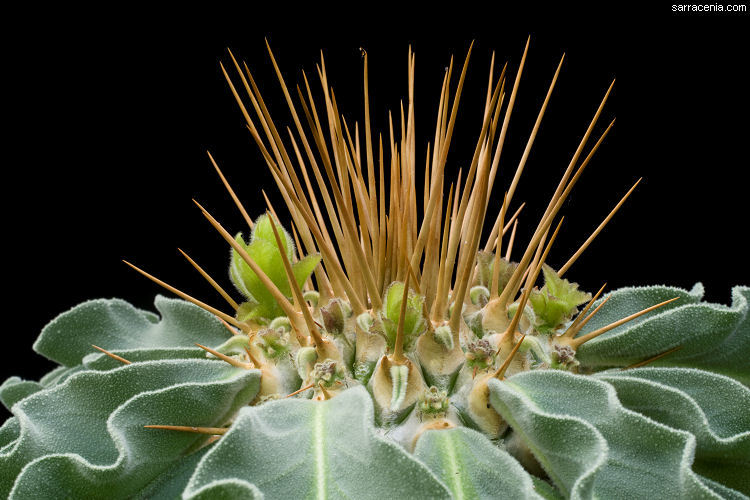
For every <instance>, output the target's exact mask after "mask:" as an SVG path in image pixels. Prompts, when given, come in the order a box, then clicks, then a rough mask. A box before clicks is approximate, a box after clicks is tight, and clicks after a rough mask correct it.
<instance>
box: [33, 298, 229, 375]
mask: <svg viewBox="0 0 750 500" xmlns="http://www.w3.org/2000/svg"><path fill="white" fill-rule="evenodd" d="M154 305H155V306H156V309H157V310H158V311H159V313H160V314H161V320H159V319H158V317H157V316H155V315H154V314H153V313H150V312H146V311H142V310H140V309H136V308H135V307H133V306H132V305H130V304H128V303H127V302H125V301H124V300H120V299H96V300H90V301H88V302H84V303H82V304H80V305H77V306H75V307H74V308H73V309H71V310H69V311H67V312H64V313H62V314H61V315H59V316H58V317H56V318H55V319H54V320H52V321H51V322H50V323H49V324H48V325H47V326H45V327H44V329H43V330H42V333H41V334H40V335H39V338H37V340H36V342H35V343H34V350H35V351H36V352H38V353H39V354H41V355H42V356H45V357H47V358H49V359H51V360H53V361H57V362H58V363H60V364H62V365H65V366H75V365H79V364H81V363H82V362H83V358H84V356H86V355H87V354H90V353H92V352H96V351H94V349H93V348H92V347H91V344H95V345H98V346H99V347H102V348H104V349H107V350H108V351H112V350H122V349H133V350H138V349H140V350H151V349H156V348H171V347H194V343H195V342H200V343H202V344H208V345H218V344H221V343H222V342H224V341H225V340H226V339H227V337H229V335H230V334H229V332H227V330H226V328H224V326H223V325H222V324H221V322H220V321H219V320H218V319H217V318H216V317H215V316H214V315H212V314H210V313H208V312H206V311H204V310H203V309H201V308H200V307H198V306H195V305H193V304H191V303H189V302H185V301H184V300H179V299H168V298H166V297H162V296H161V295H158V296H157V297H156V300H155V301H154ZM126 359H127V358H126Z"/></svg>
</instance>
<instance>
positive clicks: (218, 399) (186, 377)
mask: <svg viewBox="0 0 750 500" xmlns="http://www.w3.org/2000/svg"><path fill="white" fill-rule="evenodd" d="M259 385H260V372H258V371H257V370H242V369H237V368H234V367H232V366H230V365H228V364H226V363H224V362H222V361H209V360H159V361H149V362H143V363H134V364H132V365H127V366H122V367H120V368H117V369H114V370H110V371H104V372H97V371H84V372H80V373H78V374H76V375H74V376H72V377H71V378H69V379H68V380H67V381H66V382H64V383H63V384H61V385H58V386H55V387H52V388H49V389H45V390H42V391H39V392H37V393H36V394H34V395H32V396H30V397H28V398H26V399H24V400H23V401H21V402H19V403H17V404H16V405H14V406H13V413H14V414H15V417H16V418H17V419H18V423H19V424H20V431H19V433H18V436H17V438H16V439H15V440H14V441H13V442H12V443H9V444H8V445H6V447H4V448H3V449H2V450H1V451H0V497H4V496H7V495H8V494H9V493H10V492H11V488H12V493H11V498H50V497H77V498H100V497H107V498H113V497H119V498H121V497H125V496H128V495H132V494H133V493H135V492H137V491H138V490H139V489H140V488H142V487H144V486H145V485H146V484H148V483H149V482H150V481H152V480H153V479H154V478H155V477H157V476H158V475H159V474H160V473H161V472H163V471H164V470H166V469H168V468H169V467H170V466H171V465H172V464H174V463H175V461H177V460H178V459H179V458H180V457H181V456H183V455H184V454H186V453H187V452H189V451H190V450H191V449H193V448H194V447H195V446H196V445H199V444H200V443H201V442H204V441H205V436H202V435H199V434H192V433H185V432H174V431H165V430H154V429H144V428H143V426H144V425H147V424H170V425H197V426H210V427H216V426H221V425H223V424H224V423H225V422H227V420H228V419H229V418H230V417H231V416H232V415H233V414H234V413H235V412H236V411H237V410H238V409H239V408H240V407H241V406H243V405H246V404H247V403H249V402H250V401H251V400H252V399H253V398H254V397H255V395H256V394H257V392H258V388H259Z"/></svg>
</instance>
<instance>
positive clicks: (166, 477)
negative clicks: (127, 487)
mask: <svg viewBox="0 0 750 500" xmlns="http://www.w3.org/2000/svg"><path fill="white" fill-rule="evenodd" d="M210 449H211V446H205V447H203V448H201V449H200V450H198V451H196V452H195V453H193V454H191V455H188V456H186V457H184V458H181V459H179V460H178V461H176V462H175V463H174V465H173V466H172V467H171V468H170V469H167V470H166V471H164V472H163V473H161V474H160V475H159V476H158V477H157V478H156V479H154V480H153V481H152V482H151V483H149V485H148V486H146V487H145V488H143V489H142V490H141V491H139V492H138V493H137V494H136V495H135V496H134V498H142V499H144V500H150V499H152V498H180V495H181V494H182V491H183V490H184V489H185V486H187V483H188V481H189V480H190V476H192V475H193V471H195V467H196V466H197V465H198V462H200V460H201V459H202V458H203V455H205V454H206V453H207V452H208V451H209V450H210Z"/></svg>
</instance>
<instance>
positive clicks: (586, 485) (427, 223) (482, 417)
mask: <svg viewBox="0 0 750 500" xmlns="http://www.w3.org/2000/svg"><path fill="white" fill-rule="evenodd" d="M268 51H269V54H270V56H271V60H272V62H273V65H274V68H275V70H276V73H277V76H278V79H279V82H280V83H281V86H282V90H283V91H284V95H285V97H286V101H287V104H288V107H289V110H290V112H291V116H292V119H293V125H294V129H291V128H290V129H288V137H286V135H285V134H284V133H283V131H280V130H279V129H278V128H277V125H276V124H275V122H274V120H273V119H272V117H271V115H270V111H269V109H268V108H267V107H266V104H265V102H264V100H263V98H262V96H261V93H260V90H259V88H258V85H257V84H256V82H255V80H254V79H253V76H252V73H251V72H250V70H249V69H248V67H247V66H246V65H244V66H241V65H240V64H239V63H238V62H237V60H236V59H235V58H234V56H233V55H232V54H231V52H230V58H231V62H232V64H233V66H234V67H235V69H236V70H237V75H236V76H235V77H230V75H229V73H228V72H227V71H226V69H225V68H224V66H222V70H223V72H224V75H225V77H226V79H227V82H228V84H229V86H230V88H231V90H232V92H233V95H234V97H235V99H236V101H237V103H238V105H239V107H240V109H241V111H242V114H243V116H244V119H245V120H246V124H247V127H248V129H249V131H250V133H251V135H252V137H253V138H254V140H255V141H256V142H257V144H258V146H259V147H260V150H261V152H262V153H263V157H264V159H265V162H266V164H267V166H268V167H269V169H270V171H271V173H272V175H273V178H274V180H275V181H276V184H277V186H278V188H279V190H280V191H281V195H282V197H283V199H284V200H285V202H286V210H287V211H288V213H289V216H290V222H288V223H286V224H283V223H282V219H281V218H280V217H279V216H278V214H280V213H281V212H280V211H278V210H277V208H278V207H273V206H271V205H270V202H269V203H268V204H269V206H268V211H267V213H265V214H261V215H260V216H259V217H257V218H256V219H255V220H252V219H251V218H250V216H249V215H248V213H247V211H246V210H245V208H244V207H243V205H242V203H241V202H240V200H239V199H238V197H237V196H236V195H235V193H234V191H233V190H232V188H231V187H230V184H229V183H228V181H227V180H226V178H225V176H224V175H223V173H222V172H221V170H220V169H219V167H218V165H217V164H216V162H214V160H213V158H210V159H211V161H212V163H213V165H214V167H215V169H216V171H217V172H218V174H219V176H220V177H221V180H222V181H223V182H224V184H225V185H226V187H227V189H228V191H229V193H230V195H231V196H232V198H233V200H234V201H235V203H236V204H237V206H238V208H239V209H240V211H241V212H242V214H243V216H244V218H245V220H246V222H247V224H248V226H249V227H250V229H251V234H250V237H249V240H248V241H246V240H245V239H244V237H243V235H242V233H237V234H236V236H232V234H231V233H230V232H229V231H227V230H226V229H224V227H223V226H222V225H221V224H220V223H219V222H218V221H217V220H216V219H215V218H214V217H213V216H212V215H211V214H210V213H209V212H208V211H207V210H206V209H205V208H203V206H201V205H198V206H199V208H200V210H201V211H202V213H203V215H204V216H205V217H206V218H207V219H208V221H209V222H210V223H211V225H213V227H214V228H215V229H216V230H217V231H218V233H219V234H220V235H221V236H222V237H223V239H224V240H225V242H226V243H227V244H229V245H230V247H231V249H232V250H231V258H230V264H229V276H230V278H231V282H232V283H233V284H234V286H235V288H236V289H237V292H238V293H239V296H241V297H242V300H241V301H236V300H235V298H233V295H232V294H230V293H229V292H227V291H226V290H225V289H224V288H222V286H221V285H219V284H218V282H217V281H216V280H214V279H213V278H212V277H210V276H209V275H208V274H207V273H206V272H205V271H204V270H203V269H202V268H201V267H200V266H199V265H198V264H197V263H195V262H194V261H193V260H192V259H190V257H188V256H187V254H185V256H186V257H187V258H188V259H189V260H190V262H191V263H192V264H193V265H194V266H195V267H196V268H197V269H198V271H200V273H201V274H202V275H203V276H204V277H205V278H206V279H207V280H208V281H209V282H210V283H211V285H212V286H213V287H214V288H215V289H216V290H217V291H218V292H219V293H220V294H221V296H222V297H224V299H225V300H226V302H227V303H228V305H229V307H230V308H231V309H232V312H231V313H225V312H223V311H221V310H219V309H217V308H215V307H213V306H210V305H208V304H206V303H204V302H202V301H200V300H198V299H196V298H194V297H192V296H190V295H188V294H186V293H184V292H182V291H180V290H177V289H176V288H174V287H172V286H170V285H168V284H167V283H165V282H163V281H161V280H159V279H158V278H156V277H155V276H153V275H151V274H148V273H147V272H146V271H143V270H141V269H139V268H137V267H135V266H134V265H132V264H130V265H131V266H132V267H133V268H135V269H136V270H137V271H139V272H140V273H141V274H143V275H145V276H146V277H148V278H149V279H151V280H153V281H154V282H156V283H158V284H160V285H162V286H163V287H165V288H166V289H168V290H169V291H171V292H173V293H175V294H176V295H177V296H179V297H180V299H170V298H165V297H162V296H157V298H156V301H155V307H156V310H157V311H158V314H154V313H152V312H148V311H143V310H139V309H137V308H135V307H133V306H132V305H130V304H128V303H127V302H125V301H122V300H119V299H109V300H104V299H99V300H91V301H88V302H85V303H83V304H80V305H78V306H76V307H74V308H73V309H71V310H70V311H67V312H65V313H63V314H61V315H60V316H58V317H57V318H55V319H54V320H53V321H52V322H51V323H49V324H48V325H47V326H46V327H45V328H44V329H43V331H42V332H41V335H40V336H39V338H38V339H37V341H36V343H35V344H34V349H35V350H36V352H38V353H39V354H41V355H43V356H45V357H47V358H49V359H50V360H53V361H54V362H56V363H58V364H59V367H58V368H56V369H54V370H53V371H52V372H50V373H49V374H47V375H46V376H44V377H43V378H42V379H41V380H40V381H38V382H37V381H28V380H21V379H19V378H17V377H12V378H10V379H8V380H6V381H5V382H4V383H3V384H2V386H1V387H0V400H2V403H3V404H4V405H5V406H6V407H7V408H9V409H10V410H11V412H12V413H13V416H12V417H11V418H9V419H8V420H7V421H6V422H5V423H4V424H3V426H2V427H0V495H1V496H8V497H11V498H50V497H54V498H57V497H66V498H100V497H107V498H121V497H141V498H173V497H183V498H256V497H257V498H261V497H266V498H308V497H310V498H344V497H345V498H388V497H394V498H560V497H565V498H568V497H569V498H594V497H597V498H672V497H680V498H747V495H750V411H748V408H750V362H748V359H750V313H749V312H748V308H749V306H748V300H750V288H748V287H741V286H740V287H736V288H735V289H734V290H733V291H732V298H733V299H732V304H731V306H723V305H718V304H712V303H707V302H703V301H702V294H703V288H702V286H701V285H700V284H698V285H696V286H695V287H694V288H693V289H692V290H683V289H679V288H673V287H668V286H649V287H638V288H622V289H618V290H615V291H613V292H609V293H606V294H605V293H604V287H602V288H601V289H600V290H599V291H598V292H596V293H595V294H593V295H592V294H590V293H588V292H586V291H583V290H580V289H579V286H578V285H577V284H575V283H571V282H570V281H568V280H567V279H566V278H564V277H563V276H565V275H566V274H567V272H568V270H569V269H570V267H571V266H572V265H573V264H574V263H575V262H576V261H577V260H578V258H579V257H580V255H581V254H582V253H583V252H584V250H585V249H586V248H587V247H588V246H589V244H590V243H591V241H592V240H593V239H594V238H595V237H596V236H597V235H598V234H599V232H600V231H601V230H602V229H603V228H604V226H605V225H606V224H607V222H608V221H609V220H610V219H611V218H612V216H613V215H614V214H615V213H616V212H617V210H618V209H619V208H620V207H621V206H622V204H623V203H624V202H625V200H626V199H627V198H628V196H629V195H630V193H632V191H633V189H634V188H635V185H634V186H633V187H632V188H631V189H630V190H629V191H627V193H626V194H625V195H624V197H623V198H622V199H621V200H620V202H618V203H617V205H616V206H615V207H614V209H613V210H612V211H611V212H610V213H609V215H607V217H606V218H605V219H604V221H603V222H602V224H601V225H600V226H599V227H597V228H596V229H595V231H594V232H593V233H592V235H591V236H590V237H589V238H587V239H586V240H585V241H584V243H583V244H582V245H581V247H580V248H579V249H578V250H577V251H576V252H574V253H573V256H572V257H571V258H570V259H569V260H568V261H567V263H566V264H565V265H563V266H562V267H560V268H559V269H555V268H553V267H551V266H550V265H548V264H547V257H548V255H549V252H550V250H551V248H552V245H553V242H554V241H555V239H556V237H557V235H558V233H559V231H560V227H561V224H562V218H561V217H559V215H560V211H561V208H562V206H563V203H564V201H565V200H566V199H567V198H568V195H569V194H570V192H571V190H572V189H573V187H574V186H575V184H576V182H577V181H578V179H579V177H580V175H581V174H582V173H583V171H584V169H585V168H586V166H587V165H588V164H589V162H590V161H591V159H592V158H593V156H594V153H595V152H596V150H597V149H598V148H599V146H600V145H601V143H602V141H603V140H604V138H605V137H606V135H607V133H608V132H609V130H610V129H611V127H612V123H610V124H609V126H608V127H606V129H605V130H604V131H603V132H602V133H601V135H600V138H599V139H598V140H597V142H596V143H595V145H594V146H592V147H591V148H590V149H589V151H588V152H587V154H586V156H583V153H584V151H585V149H586V146H587V144H588V142H589V139H590V136H591V134H592V133H593V131H594V130H595V129H596V125H597V122H598V120H599V117H600V115H601V113H602V110H603V108H604V106H605V103H606V101H607V98H608V96H609V93H610V90H611V89H612V87H611V86H610V88H609V89H608V90H607V92H606V94H605V95H604V98H603V99H602V101H601V103H600V105H599V106H598V108H597V109H596V112H595V114H594V117H593V119H592V121H591V123H590V125H589V127H588V129H587V130H586V131H585V133H584V135H583V138H582V140H581V142H580V144H579V145H578V147H577V148H576V150H575V153H574V155H573V157H572V159H571V161H570V163H569V165H568V167H567V168H566V169H565V170H564V172H563V174H562V176H561V179H560V182H559V185H558V186H557V188H556V190H555V191H554V193H553V194H552V197H551V199H550V201H549V204H548V206H547V208H546V210H545V211H544V212H543V215H542V216H541V218H540V220H539V222H538V224H537V226H536V228H535V230H534V232H533V235H532V237H531V239H530V241H529V242H528V244H527V246H526V248H525V249H523V250H522V251H520V252H519V251H517V252H516V253H520V256H518V257H517V258H516V259H515V260H514V259H512V256H513V253H512V252H513V250H514V240H515V234H516V227H517V225H518V215H519V212H520V211H521V209H522V208H523V205H520V206H519V207H517V208H516V209H515V211H514V212H513V215H510V214H511V207H513V202H514V195H515V191H516V187H517V185H518V183H519V180H520V178H521V174H522V173H523V171H524V167H525V164H526V160H527V158H528V155H529V151H530V150H531V147H532V145H533V143H534V140H535V137H536V133H537V130H538V128H539V125H540V122H541V120H542V118H543V116H544V113H545V110H546V107H547V103H548V102H549V99H550V96H551V94H552V91H553V89H554V87H555V83H556V81H557V77H558V74H559V71H560V66H561V65H562V60H561V61H560V66H558V67H557V70H556V72H555V73H554V77H553V78H552V81H551V83H550V86H549V91H548V93H547V95H546V97H545V100H544V102H543V104H542V106H541V109H540V111H539V115H538V118H537V121H536V123H535V125H534V128H533V130H532V132H531V134H530V136H529V139H528V142H527V146H526V148H525V150H524V153H523V156H522V157H521V160H520V162H519V163H518V166H517V168H516V169H515V173H514V175H513V177H512V181H511V183H510V185H509V187H508V189H507V190H506V191H505V193H504V195H503V196H502V198H501V201H500V202H499V203H496V201H495V199H494V198H493V196H492V194H493V186H494V184H495V178H496V174H497V172H498V167H499V161H500V157H501V153H502V150H503V144H504V141H505V137H506V132H507V130H508V125H509V122H510V118H511V114H512V111H513V107H514V103H515V99H516V94H517V90H518V87H519V82H520V77H521V74H522V71H523V67H524V64H525V61H526V54H527V51H528V43H527V45H526V48H525V49H524V52H523V56H522V58H521V61H520V64H519V66H518V70H517V72H516V75H515V77H514V79H513V80H512V81H511V80H510V79H508V77H507V76H506V68H507V65H506V66H505V67H503V68H502V70H501V71H500V74H499V76H497V71H496V69H495V66H494V56H493V62H492V65H491V67H490V79H489V86H488V89H487V96H486V103H485V108H484V118H483V122H482V127H481V131H480V133H479V136H478V138H477V142H476V148H475V150H474V154H473V156H472V157H471V158H469V159H467V160H468V161H469V163H468V164H467V165H468V169H467V170H466V171H465V172H464V173H463V174H459V179H458V180H457V181H456V182H455V183H453V184H450V185H447V183H446V179H445V177H444V173H445V170H446V163H447V159H448V152H449V149H450V144H451V138H452V136H453V133H454V127H455V125H456V121H457V120H456V115H457V109H458V105H459V101H460V97H461V94H462V92H463V88H464V81H465V76H466V71H467V66H468V63H469V58H470V55H471V48H470V49H469V52H468V54H467V56H466V60H465V62H464V64H463V67H462V68H461V70H460V76H459V77H458V83H457V85H456V87H455V90H454V91H453V92H452V93H451V86H452V80H453V79H454V78H453V76H454V72H456V73H457V72H458V71H454V67H453V61H452V60H451V64H450V66H449V67H448V68H447V69H446V73H445V76H444V80H443V87H442V93H441V98H440V102H439V104H438V106H437V123H436V125H435V132H434V140H433V141H432V143H431V144H430V145H428V148H427V153H426V155H425V158H424V159H423V160H419V159H418V158H417V153H416V141H415V132H414V130H415V119H414V106H413V103H414V67H415V66H414V61H415V58H414V54H413V52H412V51H411V49H410V50H409V70H408V82H409V95H408V100H407V105H406V106H405V107H402V108H401V121H400V127H399V126H396V127H395V128H394V127H393V125H391V130H390V138H389V139H387V138H386V139H384V138H383V136H382V135H380V136H379V137H378V140H377V142H375V140H374V138H373V136H374V134H373V131H372V130H371V127H370V110H369V97H368V58H367V54H366V53H365V52H364V51H363V64H364V116H365V120H364V127H363V129H364V130H363V131H362V130H361V129H360V127H359V126H358V125H355V126H354V127H351V125H350V124H349V123H347V121H346V119H345V118H344V117H343V116H342V115H341V114H340V112H339V110H338V107H337V102H336V99H335V96H334V93H333V90H332V89H331V87H330V86H329V83H328V80H327V75H326V68H325V61H324V60H323V59H322V58H321V63H320V66H319V77H320V80H321V83H322V91H323V102H324V105H323V106H321V107H316V104H315V100H314V99H313V90H312V88H311V86H310V84H309V81H308V80H307V77H305V78H304V88H300V87H298V88H297V90H298V103H297V104H295V99H293V98H292V96H291V94H290V93H289V90H288V87H287V86H286V83H285V81H284V79H283V77H282V74H281V72H280V70H279V67H278V65H277V63H276V60H275V59H274V57H273V54H272V52H271V49H270V47H269V48H268ZM238 83H240V84H241V85H238ZM613 84H614V82H613ZM243 93H246V94H247V95H246V96H245V97H243ZM300 109H301V111H302V115H300V114H299V110H300ZM501 117H502V120H501ZM303 120H304V121H306V123H305V124H304V125H303ZM399 129H400V135H399ZM362 132H363V133H362ZM361 137H363V138H364V147H362V145H361V143H360V140H361ZM384 141H385V144H384ZM420 161H425V164H426V165H425V167H424V175H423V178H422V181H423V186H421V187H419V188H417V178H418V177H420V176H421V175H422V174H421V171H422V169H421V168H420V167H418V164H420V163H419V162H420ZM637 184H638V183H637V182H636V185H637ZM497 205H499V206H497ZM489 211H493V212H494V211H497V212H498V215H497V217H496V219H495V220H494V224H493V225H492V228H491V230H490V232H489V236H488V237H487V238H486V240H484V241H485V243H484V245H483V246H482V245H481V240H482V233H483V228H484V226H485V220H486V219H487V213H488V212H489ZM418 214H419V215H418ZM284 226H286V227H291V229H292V230H291V233H290V232H289V231H288V230H287V229H285V227H284ZM508 232H510V236H509V239H508V241H504V236H505V235H506V234H507V233H508ZM303 252H304V253H305V255H303ZM538 281H543V283H540V284H539V285H537V282H538Z"/></svg>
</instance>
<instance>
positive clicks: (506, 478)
mask: <svg viewBox="0 0 750 500" xmlns="http://www.w3.org/2000/svg"><path fill="white" fill-rule="evenodd" d="M414 455H415V456H416V457H417V458H418V459H420V460H421V461H422V462H424V463H425V464H426V465H427V467H429V468H430V470H432V472H434V473H435V475H436V476H437V477H438V478H440V479H441V480H442V481H443V483H445V484H446V485H447V486H448V488H450V490H451V493H453V497H454V498H540V496H539V495H538V494H536V493H535V491H534V484H533V483H532V481H531V476H529V474H528V473H527V472H526V471H525V470H524V469H523V467H521V465H520V464H519V463H518V462H516V460H515V459H514V458H513V457H511V456H510V455H509V454H508V453H507V452H505V451H503V450H501V449H500V448H498V447H497V446H495V445H493V444H492V443H491V442H490V441H489V439H487V438H486V437H485V436H484V435H482V434H480V433H479V432H476V431H473V430H471V429H466V428H460V427H459V428H456V429H448V430H434V431H427V432H426V433H425V434H424V435H422V436H421V437H420V438H419V441H417V446H416V448H415V450H414Z"/></svg>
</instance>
